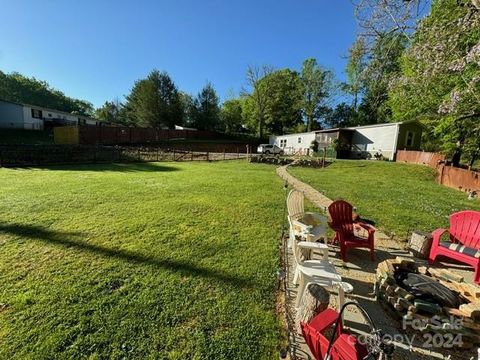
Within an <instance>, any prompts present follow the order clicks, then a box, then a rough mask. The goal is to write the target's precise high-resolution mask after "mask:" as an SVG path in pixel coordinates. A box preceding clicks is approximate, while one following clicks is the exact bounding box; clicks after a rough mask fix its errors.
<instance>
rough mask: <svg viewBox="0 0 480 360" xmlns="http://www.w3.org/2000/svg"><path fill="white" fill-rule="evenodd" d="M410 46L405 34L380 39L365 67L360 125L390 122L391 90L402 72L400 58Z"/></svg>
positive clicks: (359, 117) (359, 112) (359, 115)
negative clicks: (389, 93)
mask: <svg viewBox="0 0 480 360" xmlns="http://www.w3.org/2000/svg"><path fill="white" fill-rule="evenodd" d="M406 45H407V38H406V37H405V36H403V35H397V34H384V35H383V36H379V37H378V38H377V39H376V42H375V44H374V45H373V48H372V50H371V55H370V58H369V62H368V65H367V66H366V68H365V70H364V77H363V85H362V86H363V87H364V93H363V97H362V103H361V104H360V106H359V108H358V114H357V120H356V121H357V123H358V125H364V124H376V123H383V122H387V121H390V118H391V108H390V104H389V103H388V90H389V86H390V85H391V83H392V81H393V80H394V79H395V78H396V77H397V76H398V75H399V74H400V72H401V70H400V59H401V56H402V54H403V51H404V50H405V47H406Z"/></svg>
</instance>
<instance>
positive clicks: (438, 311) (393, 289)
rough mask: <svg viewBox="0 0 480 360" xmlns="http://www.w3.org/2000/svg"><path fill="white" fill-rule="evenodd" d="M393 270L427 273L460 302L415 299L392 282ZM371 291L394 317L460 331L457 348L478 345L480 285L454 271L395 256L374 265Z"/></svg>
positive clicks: (430, 329) (432, 328) (436, 329)
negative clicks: (446, 304)
mask: <svg viewBox="0 0 480 360" xmlns="http://www.w3.org/2000/svg"><path fill="white" fill-rule="evenodd" d="M397 269H402V270H405V271H411V272H415V273H419V274H423V275H427V276H431V277H432V278H433V279H435V280H437V281H439V282H440V283H441V284H443V285H444V286H446V287H447V288H449V289H450V290H452V291H453V292H454V293H455V294H457V295H458V296H459V297H460V299H461V300H462V302H463V304H461V305H460V307H459V308H458V309H455V308H448V307H442V306H440V305H438V304H434V303H431V302H427V301H424V300H421V299H416V298H415V296H414V295H413V294H412V293H410V292H409V291H407V290H405V289H404V288H402V287H400V286H399V285H398V284H397V282H396V281H395V277H394V275H395V272H396V271H397ZM375 294H376V296H377V299H378V300H379V301H380V303H381V304H382V305H384V308H385V310H386V311H388V312H389V313H390V314H391V315H392V316H393V317H394V318H396V319H397V320H404V323H405V324H412V323H413V322H412V320H414V319H416V320H419V321H417V324H422V325H425V326H424V327H422V329H417V328H416V330H420V331H422V332H433V333H443V334H453V335H457V334H460V335H461V339H462V341H461V344H455V345H457V346H459V347H471V346H473V345H474V344H480V287H479V286H476V285H473V284H468V283H465V282H464V279H463V277H461V276H459V275H457V274H453V273H452V272H450V271H448V270H445V269H433V268H429V267H426V266H418V265H417V264H416V263H415V261H414V260H413V259H408V258H402V257H397V258H396V259H391V260H385V261H383V262H381V263H380V264H379V265H378V268H377V273H376V282H375ZM452 325H453V326H452Z"/></svg>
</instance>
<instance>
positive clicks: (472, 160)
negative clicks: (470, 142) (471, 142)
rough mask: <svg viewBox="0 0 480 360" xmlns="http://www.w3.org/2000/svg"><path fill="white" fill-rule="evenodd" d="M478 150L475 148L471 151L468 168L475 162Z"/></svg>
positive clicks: (479, 150)
mask: <svg viewBox="0 0 480 360" xmlns="http://www.w3.org/2000/svg"><path fill="white" fill-rule="evenodd" d="M479 152H480V149H477V150H475V151H474V152H473V154H472V158H471V159H470V164H469V165H468V166H469V167H470V168H472V167H473V165H474V164H475V160H477V158H478V155H479Z"/></svg>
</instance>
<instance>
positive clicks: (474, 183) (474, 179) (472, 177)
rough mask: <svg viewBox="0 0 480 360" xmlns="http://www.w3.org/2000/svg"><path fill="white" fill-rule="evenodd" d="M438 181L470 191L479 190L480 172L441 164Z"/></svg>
mask: <svg viewBox="0 0 480 360" xmlns="http://www.w3.org/2000/svg"><path fill="white" fill-rule="evenodd" d="M438 182H439V183H440V184H442V185H445V186H448V187H451V188H454V189H457V190H462V191H468V192H470V191H479V190H480V173H479V172H477V171H471V170H466V169H461V168H455V167H452V166H445V165H441V166H440V167H439V168H438Z"/></svg>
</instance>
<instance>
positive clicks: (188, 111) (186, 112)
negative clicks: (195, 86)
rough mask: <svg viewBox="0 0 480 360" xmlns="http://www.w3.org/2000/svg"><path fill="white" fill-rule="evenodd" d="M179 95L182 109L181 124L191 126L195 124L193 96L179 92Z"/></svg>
mask: <svg viewBox="0 0 480 360" xmlns="http://www.w3.org/2000/svg"><path fill="white" fill-rule="evenodd" d="M179 95H180V102H181V104H182V109H183V124H184V125H187V126H193V125H194V122H195V119H194V113H195V103H194V99H193V96H192V95H190V94H187V93H186V92H183V91H180V93H179Z"/></svg>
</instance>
